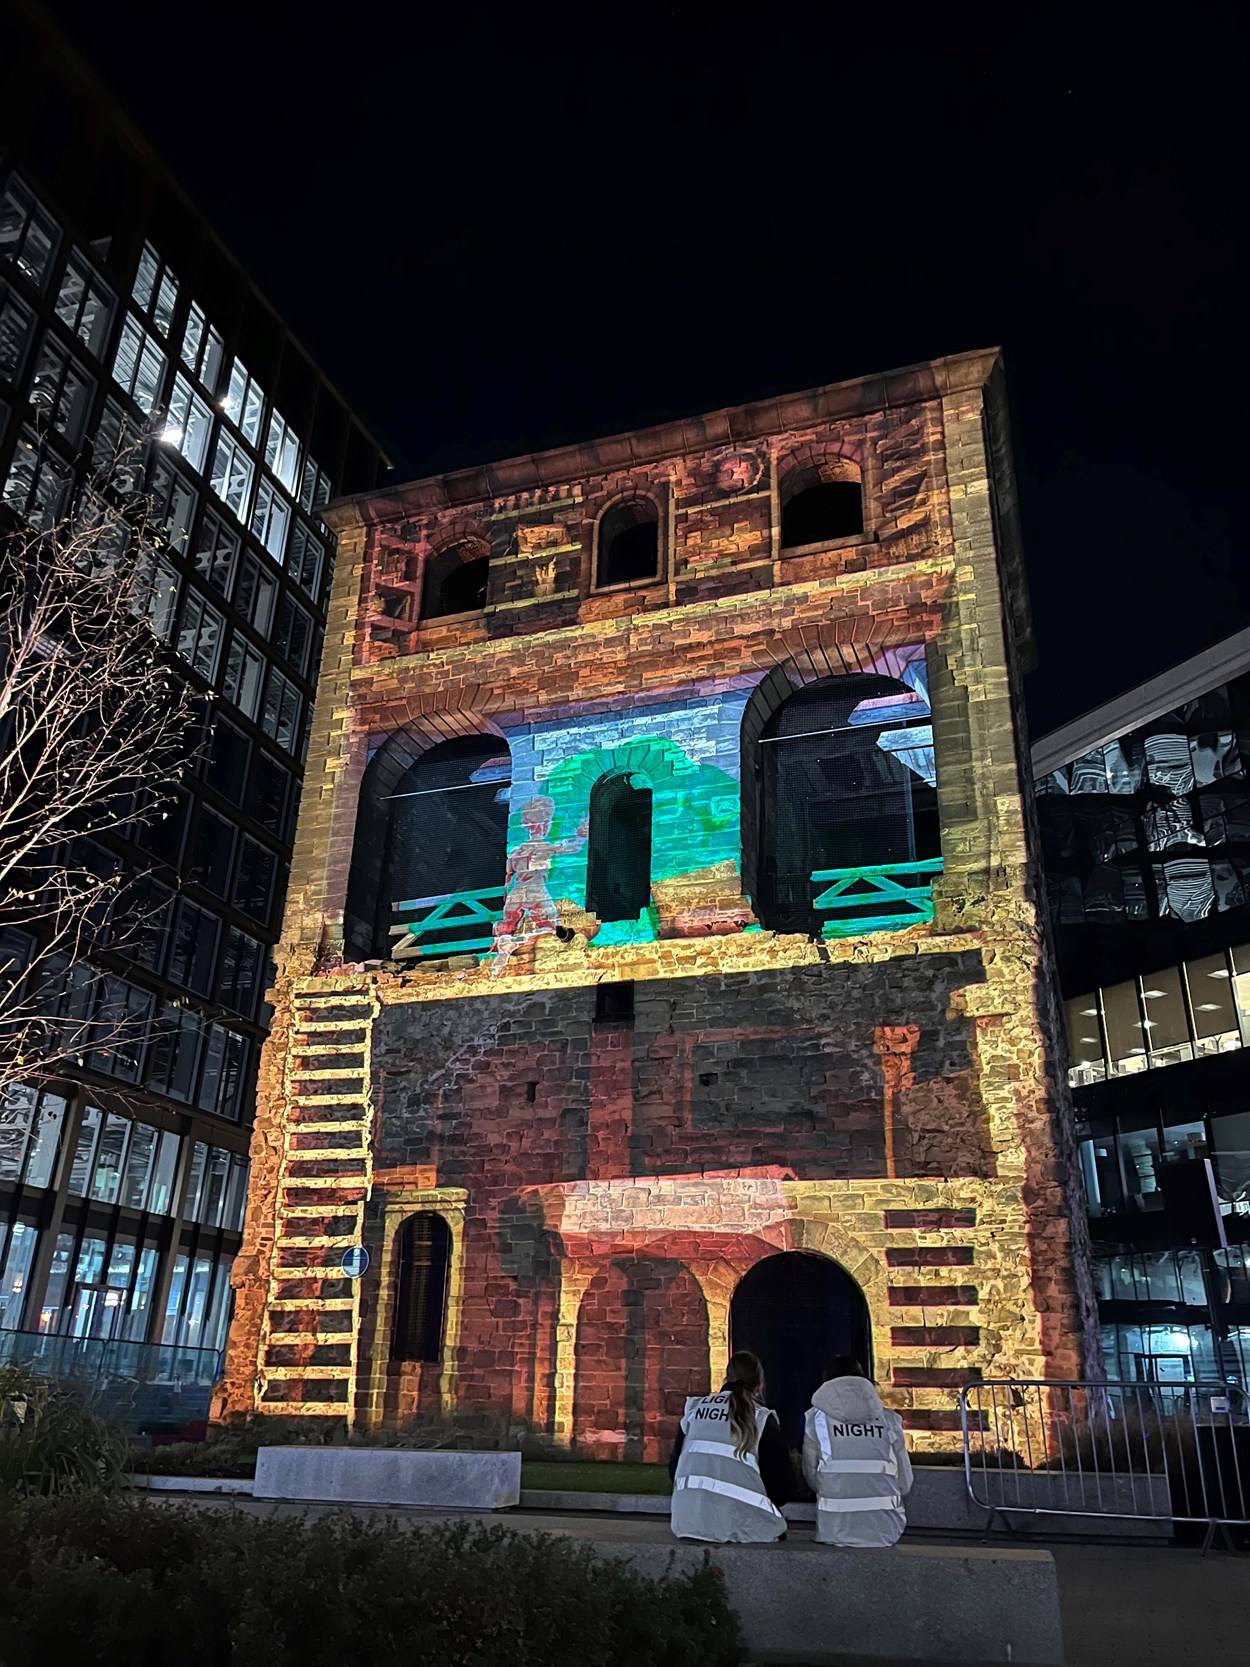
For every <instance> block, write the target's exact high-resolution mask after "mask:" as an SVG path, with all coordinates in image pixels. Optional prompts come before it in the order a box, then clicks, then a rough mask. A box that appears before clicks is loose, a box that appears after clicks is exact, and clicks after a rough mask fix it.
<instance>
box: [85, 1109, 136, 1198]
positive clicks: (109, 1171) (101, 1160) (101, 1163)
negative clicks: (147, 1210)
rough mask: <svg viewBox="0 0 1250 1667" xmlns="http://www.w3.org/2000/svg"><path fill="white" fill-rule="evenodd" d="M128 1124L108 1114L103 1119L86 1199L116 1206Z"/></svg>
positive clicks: (128, 1132) (121, 1118)
mask: <svg viewBox="0 0 1250 1667" xmlns="http://www.w3.org/2000/svg"><path fill="white" fill-rule="evenodd" d="M129 1134H130V1124H129V1122H128V1121H127V1120H126V1118H124V1117H114V1116H113V1114H112V1113H111V1112H110V1113H109V1114H108V1115H107V1116H106V1117H105V1119H104V1126H103V1128H102V1129H101V1130H100V1138H99V1140H98V1141H97V1142H96V1151H95V1168H94V1169H93V1170H92V1174H91V1187H90V1190H89V1192H88V1197H90V1198H94V1199H95V1200H96V1201H97V1203H100V1204H116V1202H117V1196H118V1194H119V1192H120V1191H121V1184H122V1164H123V1161H124V1159H125V1156H126V1141H127V1138H128V1136H129Z"/></svg>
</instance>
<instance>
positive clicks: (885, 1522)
mask: <svg viewBox="0 0 1250 1667" xmlns="http://www.w3.org/2000/svg"><path fill="white" fill-rule="evenodd" d="M803 1474H804V1476H806V1478H807V1482H808V1486H809V1487H810V1488H811V1489H812V1492H813V1493H814V1494H815V1495H816V1538H817V1539H818V1540H821V1541H823V1543H824V1544H825V1545H843V1546H883V1545H893V1544H894V1543H895V1541H896V1540H897V1539H898V1537H899V1535H900V1534H901V1533H902V1532H903V1529H904V1528H905V1527H906V1526H907V1515H906V1513H905V1511H904V1510H903V1496H904V1495H905V1494H906V1493H907V1492H908V1491H909V1489H910V1488H911V1482H912V1475H911V1460H910V1459H909V1458H908V1457H907V1448H906V1446H905V1444H904V1441H903V1421H902V1419H901V1418H900V1417H899V1415H898V1414H897V1413H896V1412H888V1411H887V1410H886V1408H885V1407H884V1406H882V1404H881V1397H880V1395H878V1393H877V1390H876V1387H875V1385H874V1384H872V1383H871V1382H870V1381H869V1379H868V1378H867V1377H865V1375H864V1369H863V1367H862V1366H861V1365H860V1364H859V1362H858V1361H857V1360H852V1359H851V1357H850V1356H849V1355H838V1356H836V1357H835V1358H834V1359H833V1360H831V1361H830V1362H829V1364H828V1365H827V1366H826V1367H825V1381H824V1383H822V1384H821V1386H820V1388H819V1389H818V1390H817V1391H816V1393H815V1395H813V1397H812V1404H811V1406H810V1407H809V1408H808V1410H807V1416H806V1420H805V1423H804V1428H803Z"/></svg>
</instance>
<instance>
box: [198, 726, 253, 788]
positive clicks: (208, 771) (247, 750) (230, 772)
mask: <svg viewBox="0 0 1250 1667" xmlns="http://www.w3.org/2000/svg"><path fill="white" fill-rule="evenodd" d="M251 750H252V744H251V742H250V741H249V740H248V738H247V736H246V735H244V734H243V733H242V732H241V731H240V730H238V729H236V728H235V727H234V725H233V724H232V723H230V722H228V721H227V720H226V719H225V718H215V719H214V720H213V732H212V737H211V744H210V748H209V755H208V761H207V765H206V767H205V770H204V779H205V781H206V782H207V783H208V784H209V786H210V787H213V788H215V789H216V790H217V792H218V793H220V794H221V795H222V797H223V798H226V799H229V800H230V803H231V804H233V805H241V804H242V803H243V788H244V784H245V783H246V781H247V763H248V758H249V756H250V754H251Z"/></svg>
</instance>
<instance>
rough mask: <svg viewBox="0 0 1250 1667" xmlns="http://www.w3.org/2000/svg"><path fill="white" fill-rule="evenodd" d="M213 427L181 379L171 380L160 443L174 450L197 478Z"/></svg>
mask: <svg viewBox="0 0 1250 1667" xmlns="http://www.w3.org/2000/svg"><path fill="white" fill-rule="evenodd" d="M212 426H213V414H212V412H211V411H210V410H209V408H208V406H207V405H206V404H205V403H204V401H203V400H202V399H201V398H200V396H199V394H197V393H196V391H195V389H194V388H193V387H192V386H191V384H190V383H189V382H188V381H187V379H186V377H185V376H182V375H178V376H176V377H175V378H174V391H173V393H172V394H171V395H170V396H169V412H168V415H167V416H166V418H165V426H164V428H163V429H162V430H161V439H162V440H164V442H165V444H166V445H169V446H177V448H178V450H179V451H180V452H181V453H182V455H183V456H184V457H185V458H186V460H187V462H188V463H189V464H190V465H191V467H192V468H193V469H194V470H195V471H196V473H197V474H203V473H204V460H205V458H206V457H207V456H208V435H209V430H210V429H211V428H212Z"/></svg>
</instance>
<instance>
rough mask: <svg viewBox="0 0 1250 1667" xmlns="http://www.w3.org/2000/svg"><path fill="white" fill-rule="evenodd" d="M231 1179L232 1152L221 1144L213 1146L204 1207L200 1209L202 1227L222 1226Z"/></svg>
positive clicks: (209, 1153) (210, 1151)
mask: <svg viewBox="0 0 1250 1667" xmlns="http://www.w3.org/2000/svg"><path fill="white" fill-rule="evenodd" d="M229 1181H230V1154H229V1152H227V1151H225V1150H224V1149H223V1148H222V1147H220V1146H211V1147H210V1148H209V1152H208V1168H207V1170H206V1171H205V1175H204V1207H203V1209H202V1210H201V1211H200V1225H201V1226H202V1227H220V1226H221V1217H222V1211H223V1210H224V1209H225V1205H226V1189H227V1186H228V1185H229Z"/></svg>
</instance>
